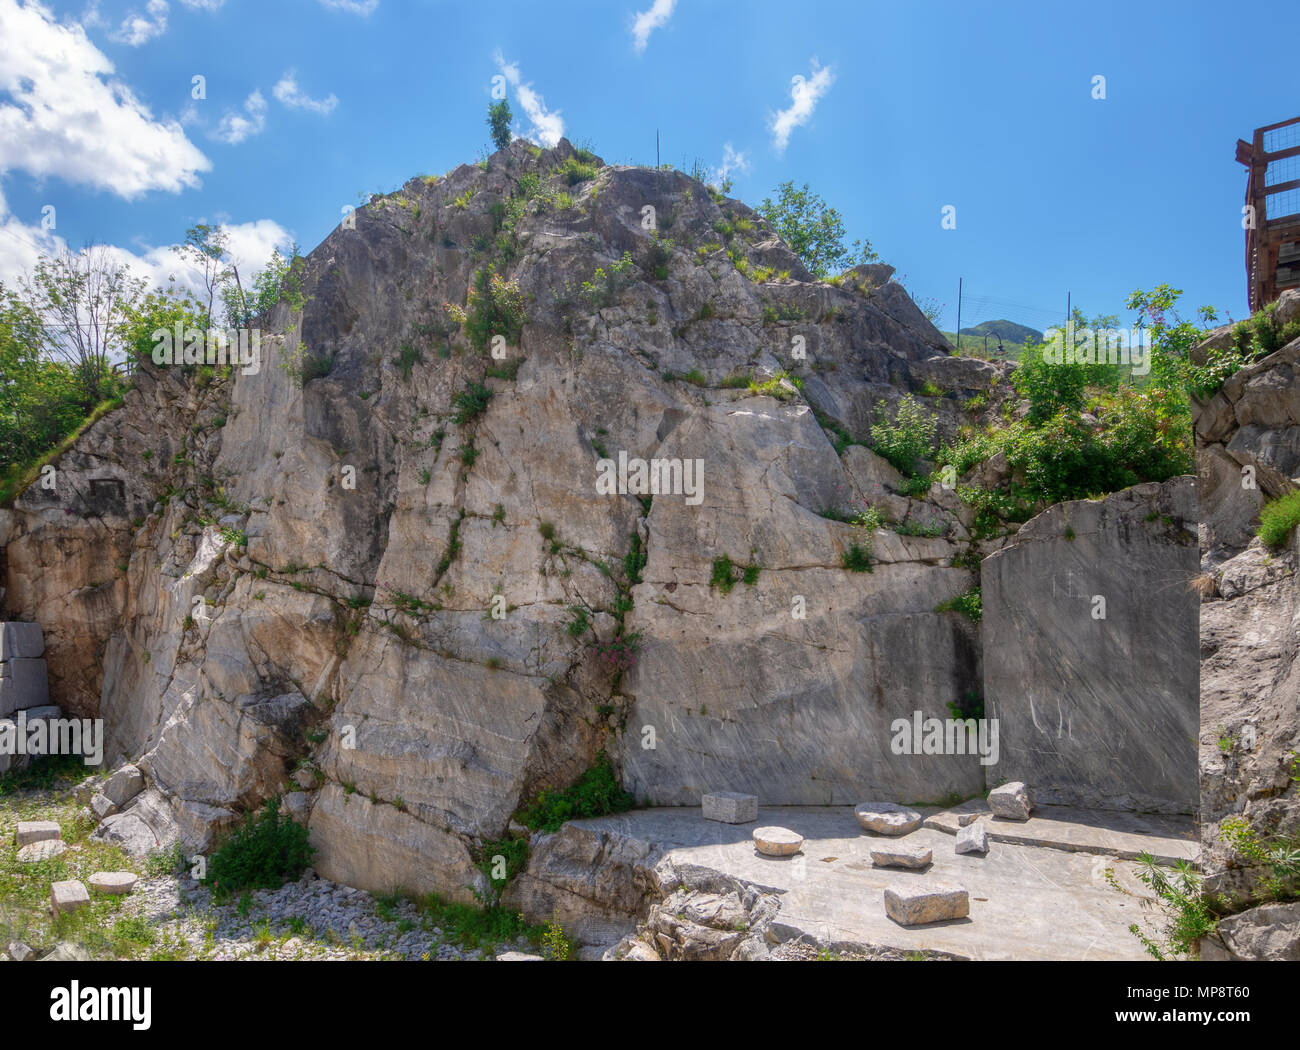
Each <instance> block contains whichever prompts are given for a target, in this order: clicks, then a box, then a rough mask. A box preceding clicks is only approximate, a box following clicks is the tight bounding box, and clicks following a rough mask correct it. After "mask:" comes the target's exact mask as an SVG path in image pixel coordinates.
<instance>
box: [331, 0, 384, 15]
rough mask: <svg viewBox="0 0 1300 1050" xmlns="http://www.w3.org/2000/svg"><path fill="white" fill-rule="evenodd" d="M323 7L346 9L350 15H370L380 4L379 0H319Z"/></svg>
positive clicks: (332, 9) (333, 9)
mask: <svg viewBox="0 0 1300 1050" xmlns="http://www.w3.org/2000/svg"><path fill="white" fill-rule="evenodd" d="M319 3H320V5H321V7H324V8H328V9H329V10H330V11H346V12H347V13H348V14H350V15H361V16H363V17H365V16H368V15H370V14H371V13H372V12H373V11H374V10H375V8H376V7H378V6H379V0H319Z"/></svg>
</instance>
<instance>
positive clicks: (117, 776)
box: [104, 765, 144, 809]
mask: <svg viewBox="0 0 1300 1050" xmlns="http://www.w3.org/2000/svg"><path fill="white" fill-rule="evenodd" d="M143 790H144V774H143V773H141V772H140V770H139V768H138V767H137V766H132V765H125V766H123V767H122V768H121V769H119V770H117V771H116V772H115V773H114V774H113V775H112V776H111V777H109V778H108V779H107V780H106V781H104V795H105V797H106V798H108V799H109V800H110V801H111V802H112V803H113V805H115V806H116V807H117V808H118V809H121V808H122V807H123V806H125V805H126V804H127V803H128V802H130V801H131V799H133V798H135V796H136V795H138V794H140V792H141V791H143Z"/></svg>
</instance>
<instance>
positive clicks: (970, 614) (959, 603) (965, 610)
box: [934, 587, 984, 623]
mask: <svg viewBox="0 0 1300 1050" xmlns="http://www.w3.org/2000/svg"><path fill="white" fill-rule="evenodd" d="M934 611H935V612H955V613H961V614H962V615H963V616H965V617H967V618H969V619H971V620H973V621H974V622H975V623H979V622H980V618H981V617H982V616H983V615H984V599H983V596H982V595H981V594H980V589H979V588H978V587H975V588H972V589H971V590H969V591H966V592H965V593H964V594H958V595H956V596H955V597H952V598H949V599H948V600H947V601H942V602H940V603H939V604H938V605H936V606H935V607H934Z"/></svg>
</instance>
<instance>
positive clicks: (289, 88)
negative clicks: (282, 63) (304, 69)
mask: <svg viewBox="0 0 1300 1050" xmlns="http://www.w3.org/2000/svg"><path fill="white" fill-rule="evenodd" d="M271 93H272V94H273V95H274V96H275V97H276V98H277V99H278V100H279V101H280V102H282V103H284V105H286V106H288V107H289V108H290V109H309V110H311V111H312V112H313V113H320V114H322V115H326V114H329V113H332V112H333V111H334V107H335V106H337V105H338V104H339V100H338V99H337V98H335V97H334V95H333V94H332V93H331V94H329V95H326V96H325V97H324V98H321V99H315V98H312V97H311V96H310V95H306V94H304V93H303V91H302V89H301V88H300V87H298V75H297V73H296V72H295V71H294V70H292V69H290V70H289V71H288V72H286V73H285V74H284V76H282V77H281V78H280V80H279V83H277V84H276V85H275V87H274V88H272V89H271Z"/></svg>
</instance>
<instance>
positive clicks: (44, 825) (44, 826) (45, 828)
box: [18, 820, 63, 846]
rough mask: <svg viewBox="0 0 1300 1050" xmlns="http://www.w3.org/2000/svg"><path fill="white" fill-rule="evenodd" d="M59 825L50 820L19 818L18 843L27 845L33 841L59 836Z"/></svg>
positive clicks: (60, 834)
mask: <svg viewBox="0 0 1300 1050" xmlns="http://www.w3.org/2000/svg"><path fill="white" fill-rule="evenodd" d="M62 835H63V833H62V832H61V831H59V825H58V824H57V823H55V822H54V821H52V820H20V821H19V822H18V845H20V846H27V845H30V844H31V843H33V842H44V841H45V840H46V839H57V838H61V837H62Z"/></svg>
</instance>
